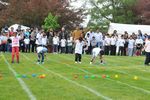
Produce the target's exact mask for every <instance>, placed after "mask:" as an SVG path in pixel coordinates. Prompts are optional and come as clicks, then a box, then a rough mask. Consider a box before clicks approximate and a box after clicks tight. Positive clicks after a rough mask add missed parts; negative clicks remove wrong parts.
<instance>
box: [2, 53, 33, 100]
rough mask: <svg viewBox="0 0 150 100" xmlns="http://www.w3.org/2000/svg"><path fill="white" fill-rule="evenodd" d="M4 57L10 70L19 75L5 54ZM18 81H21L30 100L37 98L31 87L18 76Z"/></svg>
mask: <svg viewBox="0 0 150 100" xmlns="http://www.w3.org/2000/svg"><path fill="white" fill-rule="evenodd" d="M3 58H4V60H5V63H6V64H7V65H8V68H9V70H10V71H11V72H12V73H13V74H14V76H16V75H17V72H16V71H15V70H14V69H13V68H12V67H11V65H10V64H9V62H8V61H7V60H6V58H5V56H4V55H3ZM17 80H18V82H19V83H20V85H21V87H22V89H23V90H24V91H25V92H26V93H27V95H28V97H29V98H30V100H36V97H35V96H34V95H33V93H32V92H31V91H30V89H29V87H28V86H27V85H26V83H25V82H24V81H23V80H22V79H21V78H17Z"/></svg>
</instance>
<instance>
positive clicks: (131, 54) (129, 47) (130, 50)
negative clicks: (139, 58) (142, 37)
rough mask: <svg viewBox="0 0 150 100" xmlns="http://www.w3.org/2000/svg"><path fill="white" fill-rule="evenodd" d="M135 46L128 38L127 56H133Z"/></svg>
mask: <svg viewBox="0 0 150 100" xmlns="http://www.w3.org/2000/svg"><path fill="white" fill-rule="evenodd" d="M134 45H135V40H134V39H133V38H132V36H130V38H129V40H128V56H133V48H134Z"/></svg>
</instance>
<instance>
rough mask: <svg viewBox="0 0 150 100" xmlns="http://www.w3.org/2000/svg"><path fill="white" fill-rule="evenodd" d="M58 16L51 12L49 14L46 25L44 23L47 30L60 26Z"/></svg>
mask: <svg viewBox="0 0 150 100" xmlns="http://www.w3.org/2000/svg"><path fill="white" fill-rule="evenodd" d="M57 21H58V17H57V16H53V15H52V14H51V13H49V14H48V16H47V17H46V18H45V20H44V23H45V24H44V25H43V28H44V29H45V30H48V29H53V30H55V29H57V28H59V24H58V22H57Z"/></svg>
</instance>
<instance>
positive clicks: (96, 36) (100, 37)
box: [95, 32, 103, 42]
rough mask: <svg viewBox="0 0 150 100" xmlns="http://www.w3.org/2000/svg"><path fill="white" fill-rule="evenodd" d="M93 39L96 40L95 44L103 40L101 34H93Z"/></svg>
mask: <svg viewBox="0 0 150 100" xmlns="http://www.w3.org/2000/svg"><path fill="white" fill-rule="evenodd" d="M95 39H96V41H97V42H101V41H102V39H103V35H102V33H101V32H99V33H95Z"/></svg>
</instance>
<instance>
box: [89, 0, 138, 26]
mask: <svg viewBox="0 0 150 100" xmlns="http://www.w3.org/2000/svg"><path fill="white" fill-rule="evenodd" d="M90 4H91V5H92V8H91V9H90V10H89V14H90V15H91V20H90V23H92V24H93V25H96V26H101V27H106V26H108V23H110V22H114V23H125V24H131V23H134V22H135V20H136V16H135V14H134V13H133V7H134V5H135V4H136V1H135V0H90ZM89 26H90V25H89Z"/></svg>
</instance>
